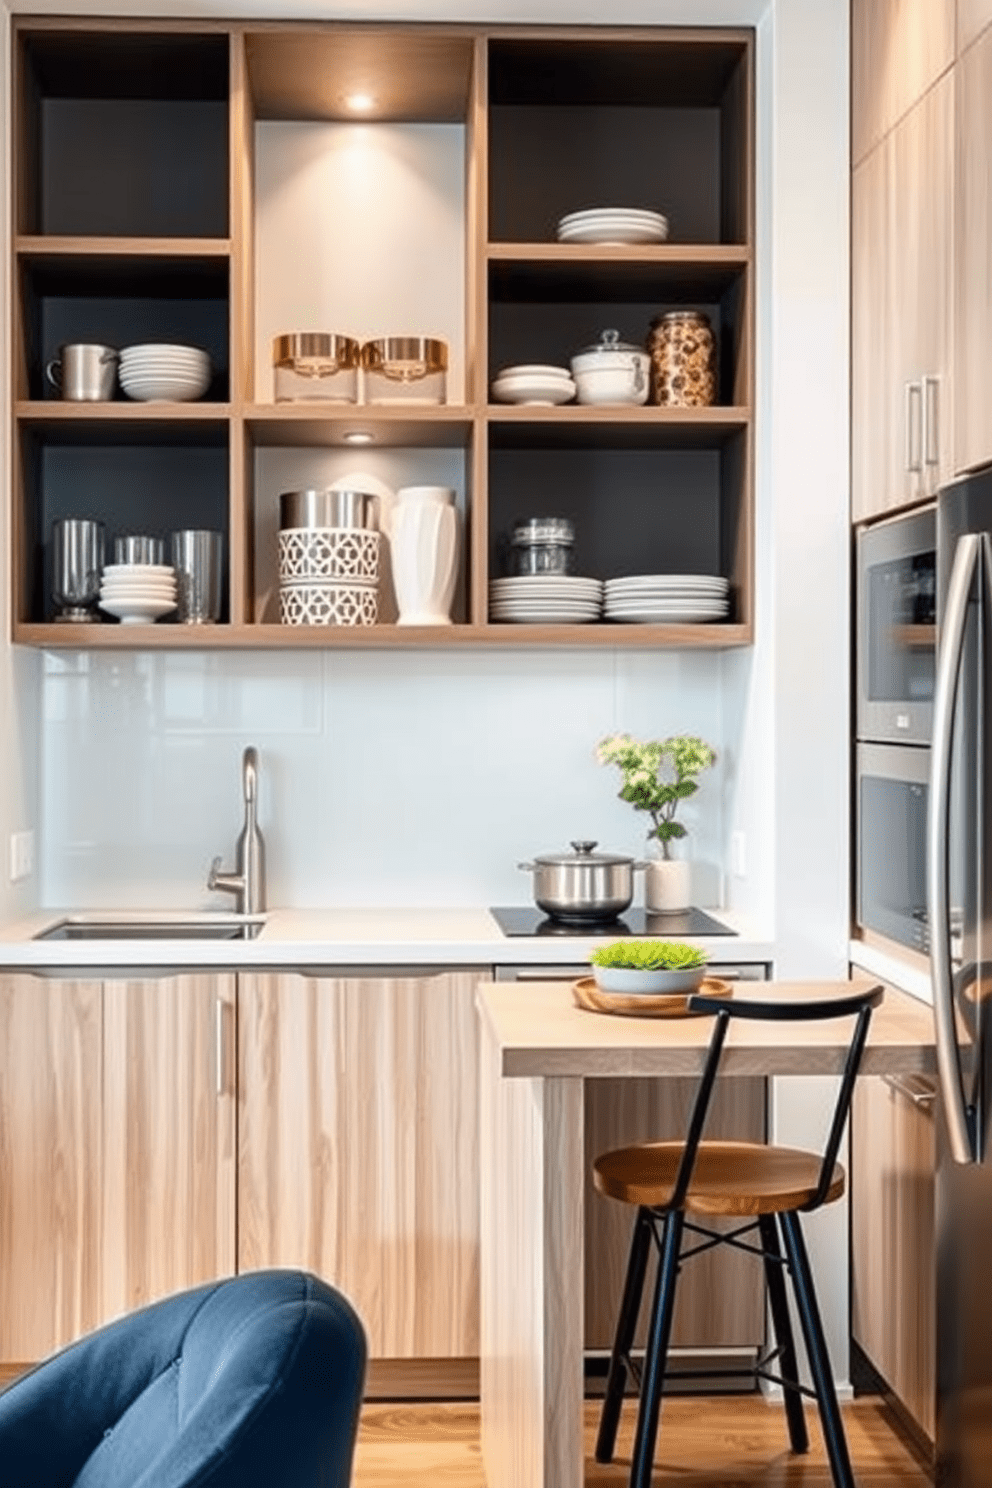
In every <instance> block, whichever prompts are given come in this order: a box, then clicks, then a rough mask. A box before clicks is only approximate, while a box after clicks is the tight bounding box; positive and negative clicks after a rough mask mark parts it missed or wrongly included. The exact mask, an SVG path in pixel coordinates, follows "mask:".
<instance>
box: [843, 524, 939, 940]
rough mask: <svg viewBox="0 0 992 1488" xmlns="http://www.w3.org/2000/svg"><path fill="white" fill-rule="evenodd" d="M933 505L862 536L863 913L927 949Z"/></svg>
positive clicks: (860, 917) (857, 911)
mask: <svg viewBox="0 0 992 1488" xmlns="http://www.w3.org/2000/svg"><path fill="white" fill-rule="evenodd" d="M936 609H937V519H936V509H935V507H933V506H929V507H924V508H923V509H922V510H916V511H912V512H908V513H905V514H903V515H902V516H897V517H892V518H890V519H888V520H887V521H884V522H878V523H875V524H874V525H872V526H870V527H863V528H861V529H860V531H859V532H858V535H857V541H856V588H855V620H856V626H855V684H856V688H855V690H856V705H855V721H856V736H857V742H856V744H855V759H854V817H855V842H856V845H857V850H856V856H855V875H854V876H855V882H854V923H855V926H856V929H857V930H858V932H859V933H860V934H861V935H862V936H865V935H868V936H871V935H872V934H874V935H880V936H884V937H885V938H886V939H887V940H891V941H895V942H896V943H897V944H899V945H902V946H906V947H908V948H909V949H911V950H914V951H918V952H920V953H921V954H923V955H926V954H927V952H928V949H929V944H930V935H929V929H928V926H927V912H926V840H927V799H928V785H929V779H930V747H929V746H930V734H931V728H932V722H933V694H934V682H935V675H936V665H935V662H936V644H937V626H936V620H937V615H936Z"/></svg>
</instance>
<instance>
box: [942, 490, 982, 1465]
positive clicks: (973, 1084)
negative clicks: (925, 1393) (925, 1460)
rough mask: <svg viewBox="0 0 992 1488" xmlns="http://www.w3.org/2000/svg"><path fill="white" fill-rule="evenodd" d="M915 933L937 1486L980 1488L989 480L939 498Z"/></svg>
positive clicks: (952, 491)
mask: <svg viewBox="0 0 992 1488" xmlns="http://www.w3.org/2000/svg"><path fill="white" fill-rule="evenodd" d="M937 612H938V632H937V642H938V659H937V683H936V690H935V696H934V712H933V742H932V749H931V769H930V799H929V821H928V840H927V879H928V885H927V887H928V893H927V920H928V925H929V932H930V960H931V972H932V980H933V998H934V1021H935V1025H936V1035H937V1063H938V1071H939V1077H940V1091H941V1107H942V1110H943V1121H942V1123H941V1131H940V1136H939V1139H938V1163H937V1483H938V1484H942V1485H943V1484H946V1485H954V1488H979V1485H982V1488H989V1485H992V1006H990V1005H989V1001H988V994H989V993H990V992H992V467H990V468H989V469H987V470H984V471H980V472H977V473H975V474H973V475H970V476H968V477H966V478H965V479H962V480H960V481H956V482H954V484H952V485H950V486H947V487H946V488H945V489H944V490H942V491H941V492H940V493H939V496H938V502H937Z"/></svg>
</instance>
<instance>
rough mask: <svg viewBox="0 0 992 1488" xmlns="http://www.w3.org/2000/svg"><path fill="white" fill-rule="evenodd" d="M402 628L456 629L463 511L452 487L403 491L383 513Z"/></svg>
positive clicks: (401, 488)
mask: <svg viewBox="0 0 992 1488" xmlns="http://www.w3.org/2000/svg"><path fill="white" fill-rule="evenodd" d="M382 520H383V526H384V527H385V530H386V535H387V537H388V538H389V548H390V556H391V558H392V566H393V588H394V589H395V591H396V604H397V607H398V609H399V619H398V620H397V622H396V623H397V624H398V625H450V624H451V613H450V612H451V601H452V598H453V597H454V592H455V579H456V578H457V576H458V547H459V542H458V538H459V531H458V511H457V509H456V507H455V493H454V491H452V490H451V489H450V487H448V486H401V487H400V489H399V490H398V491H397V492H396V500H395V502H394V503H391V504H390V505H389V508H388V510H384V511H383V516H382Z"/></svg>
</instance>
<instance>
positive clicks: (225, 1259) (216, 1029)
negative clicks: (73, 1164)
mask: <svg viewBox="0 0 992 1488" xmlns="http://www.w3.org/2000/svg"><path fill="white" fill-rule="evenodd" d="M235 1011H236V1006H235V978H234V976H233V975H230V974H228V975H213V974H210V975H207V974H201V975H192V974H191V975H183V976H170V977H162V978H154V979H149V980H142V981H112V982H107V983H105V985H104V989H103V1019H104V1039H103V1043H104V1060H103V1068H104V1098H103V1185H102V1206H103V1207H102V1218H101V1235H102V1243H101V1255H102V1260H103V1285H102V1295H101V1312H102V1314H103V1316H104V1317H116V1316H118V1315H120V1314H121V1313H124V1312H130V1311H131V1310H132V1309H134V1308H136V1307H143V1306H145V1305H146V1304H147V1303H149V1302H153V1301H155V1300H156V1299H157V1298H159V1297H163V1296H167V1295H168V1294H169V1293H170V1292H177V1291H182V1290H183V1289H185V1288H187V1287H192V1286H198V1285H200V1284H201V1283H202V1282H207V1281H212V1280H214V1279H215V1278H216V1277H218V1276H232V1275H233V1274H234V1269H235V1250H234V1237H235V1187H234V1186H235V1177H236V1163H235V1114H236V1112H235Z"/></svg>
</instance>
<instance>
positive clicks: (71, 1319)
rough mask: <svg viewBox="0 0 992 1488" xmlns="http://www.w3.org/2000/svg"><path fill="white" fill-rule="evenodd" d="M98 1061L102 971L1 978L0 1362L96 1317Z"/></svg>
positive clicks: (28, 1355)
mask: <svg viewBox="0 0 992 1488" xmlns="http://www.w3.org/2000/svg"><path fill="white" fill-rule="evenodd" d="M102 1070H103V1050H102V1010H101V988H100V984H99V982H79V983H76V982H57V981H47V980H46V979H45V978H43V977H34V976H4V977H0V1362H3V1363H18V1364H20V1363H26V1362H30V1361H34V1360H36V1359H41V1358H43V1357H44V1356H45V1355H46V1354H49V1353H51V1352H52V1350H53V1349H56V1348H58V1347H59V1346H60V1345H62V1344H63V1343H66V1342H68V1341H69V1340H70V1339H71V1338H75V1337H77V1336H78V1335H79V1334H80V1333H83V1332H85V1331H86V1330H87V1329H88V1328H92V1327H94V1326H95V1325H96V1324H97V1323H98V1322H99V1321H100V1317H101V1310H100V1274H101V1266H100V1247H99V1225H100V1186H101V1178H102V1160H101V1082H102Z"/></svg>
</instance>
